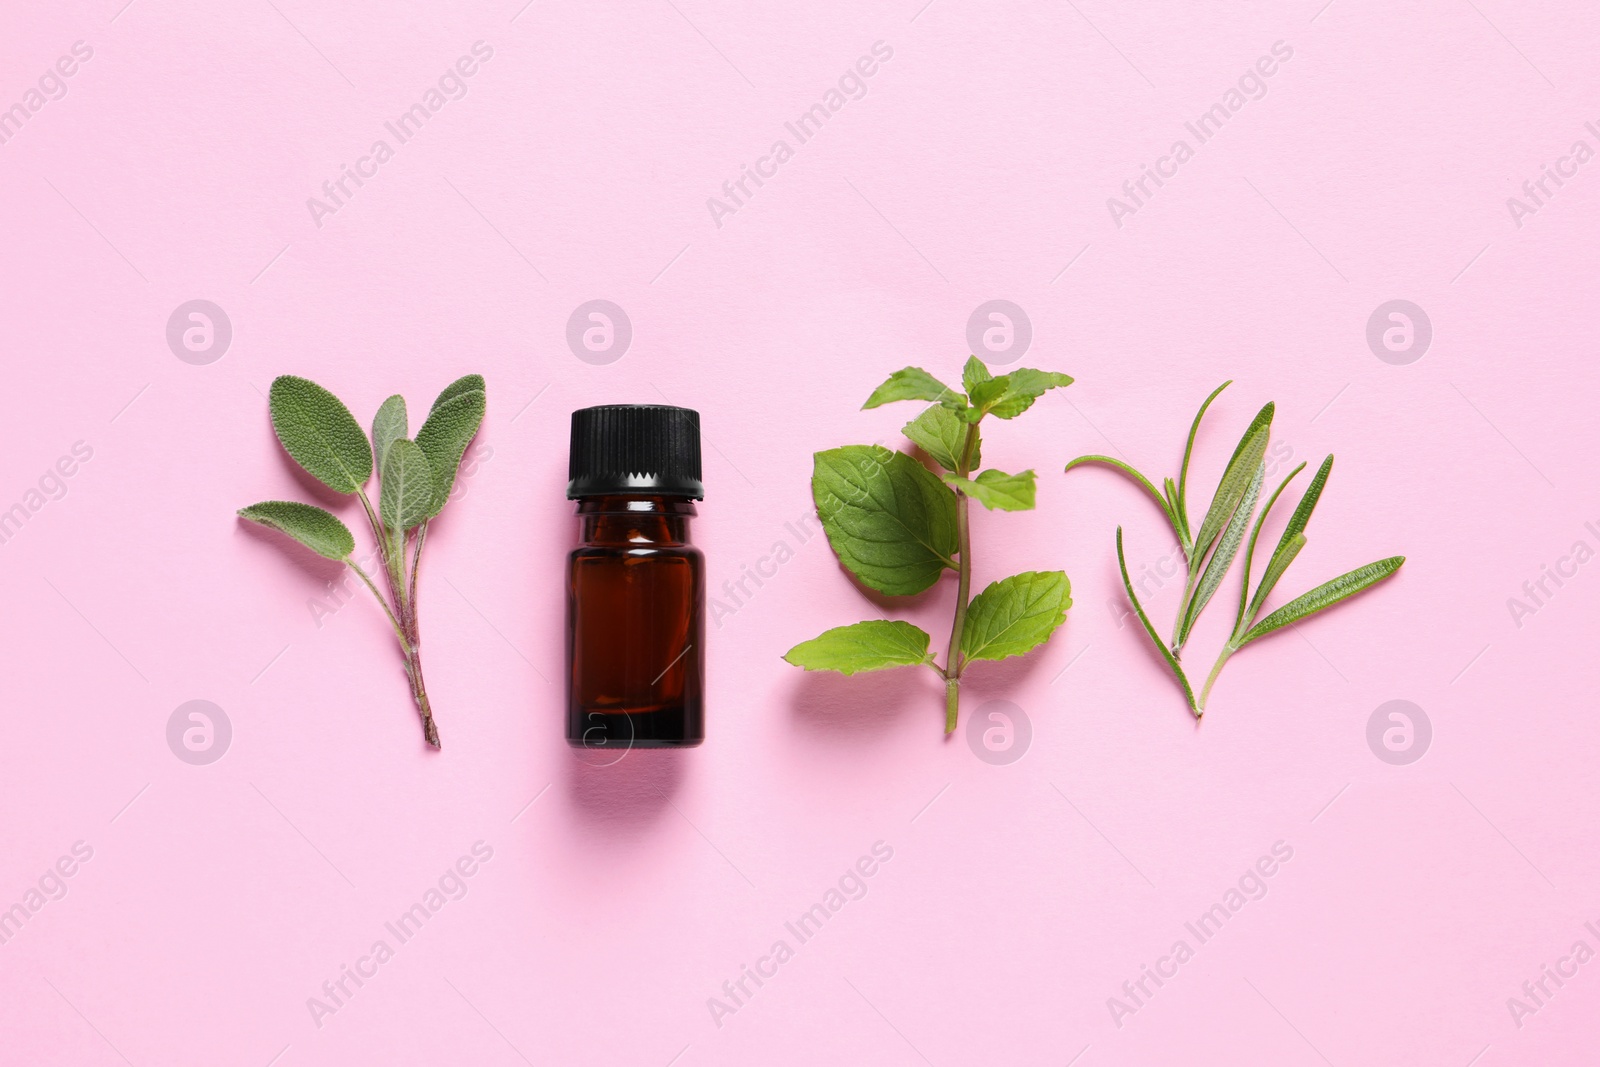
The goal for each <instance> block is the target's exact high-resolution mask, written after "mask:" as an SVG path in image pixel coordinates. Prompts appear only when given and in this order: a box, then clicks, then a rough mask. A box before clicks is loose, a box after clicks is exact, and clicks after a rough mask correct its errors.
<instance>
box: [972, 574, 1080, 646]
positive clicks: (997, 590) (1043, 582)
mask: <svg viewBox="0 0 1600 1067" xmlns="http://www.w3.org/2000/svg"><path fill="white" fill-rule="evenodd" d="M1071 592H1072V584H1071V583H1070V582H1068V581H1067V576H1066V575H1065V574H1063V573H1062V572H1061V571H1024V572H1023V573H1022V574H1013V575H1012V576H1011V577H1009V578H1002V579H1000V580H999V581H998V582H994V583H992V584H991V585H990V586H989V587H988V588H987V589H985V590H984V591H983V592H981V593H979V594H978V595H977V596H975V597H973V598H972V603H971V604H969V605H968V606H967V620H966V623H965V624H964V625H963V626H962V628H961V655H962V657H963V659H966V660H975V659H988V660H995V659H1005V658H1007V657H1008V656H1020V655H1022V654H1023V653H1025V652H1028V651H1029V650H1031V649H1034V648H1037V647H1039V646H1040V645H1042V644H1044V643H1045V642H1046V641H1048V640H1049V639H1050V635H1051V634H1052V633H1054V632H1055V630H1056V627H1058V626H1060V625H1061V624H1062V623H1063V622H1064V621H1066V617H1067V609H1068V608H1070V607H1071V606H1072V596H1071Z"/></svg>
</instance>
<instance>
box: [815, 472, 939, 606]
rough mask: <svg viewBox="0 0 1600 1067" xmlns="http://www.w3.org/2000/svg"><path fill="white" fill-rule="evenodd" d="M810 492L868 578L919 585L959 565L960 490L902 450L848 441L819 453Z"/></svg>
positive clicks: (897, 585) (857, 571)
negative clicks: (841, 445)
mask: <svg viewBox="0 0 1600 1067" xmlns="http://www.w3.org/2000/svg"><path fill="white" fill-rule="evenodd" d="M813 464H814V465H813V468H812V475H811V494H812V498H813V499H814V500H815V501H816V505H817V515H818V516H819V517H820V518H821V519H822V528H823V530H824V531H825V532H826V533H827V535H828V543H829V544H830V545H832V546H833V551H834V554H835V555H836V556H838V557H839V562H840V563H842V564H844V566H845V567H846V568H847V569H848V570H849V571H850V573H851V574H854V575H855V576H856V577H857V578H859V579H860V580H861V581H862V583H863V584H865V585H867V586H868V587H870V588H872V589H876V590H877V591H878V592H880V593H888V594H890V595H891V596H909V595H911V594H913V593H920V592H922V591H923V590H924V589H927V588H928V587H930V586H931V585H933V583H934V582H936V581H937V580H938V579H939V575H940V574H941V573H942V572H943V571H944V569H945V568H946V567H949V568H951V569H955V566H956V564H955V560H954V558H953V557H954V556H955V554H956V551H957V547H958V545H959V540H958V538H957V531H956V498H955V494H954V493H952V492H950V490H948V489H946V488H945V486H944V483H943V482H941V481H940V480H939V478H938V476H937V475H935V474H934V473H933V472H932V471H930V470H928V468H926V467H924V466H923V465H922V464H920V463H918V462H917V461H916V460H915V459H912V458H911V457H910V456H909V455H907V454H906V453H904V452H892V451H890V450H889V449H887V448H884V447H882V446H881V445H846V446H845V447H843V448H834V449H829V450H828V451H826V452H818V453H816V455H815V456H814V457H813Z"/></svg>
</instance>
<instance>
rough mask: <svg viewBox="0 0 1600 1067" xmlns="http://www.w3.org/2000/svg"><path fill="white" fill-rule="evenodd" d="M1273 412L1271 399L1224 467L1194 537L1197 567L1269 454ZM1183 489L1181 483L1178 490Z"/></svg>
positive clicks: (1251, 424)
mask: <svg viewBox="0 0 1600 1067" xmlns="http://www.w3.org/2000/svg"><path fill="white" fill-rule="evenodd" d="M1272 413H1273V404H1272V402H1271V401H1268V402H1267V404H1266V405H1265V406H1264V407H1263V408H1262V409H1261V410H1260V411H1259V412H1257V413H1256V417H1255V418H1254V419H1252V420H1251V421H1250V426H1249V427H1248V428H1247V429H1246V430H1245V431H1244V436H1243V437H1241V438H1240V439H1239V445H1238V447H1237V448H1235V449H1234V450H1233V456H1232V457H1231V458H1230V459H1229V460H1228V465H1227V466H1226V467H1224V468H1223V470H1222V478H1221V480H1220V481H1219V482H1218V483H1217V492H1216V495H1215V496H1213V497H1212V498H1211V507H1210V508H1209V509H1208V510H1207V511H1206V518H1205V521H1204V522H1202V523H1201V524H1200V532H1199V533H1197V534H1196V535H1195V538H1194V555H1193V556H1191V557H1190V560H1189V563H1190V565H1191V566H1198V563H1199V560H1200V558H1201V557H1203V556H1204V555H1205V554H1206V550H1207V549H1209V548H1210V547H1211V544H1212V542H1214V541H1215V540H1216V539H1217V536H1218V535H1219V534H1221V533H1222V527H1223V526H1224V525H1226V524H1227V522H1228V519H1229V518H1230V517H1231V516H1232V515H1233V512H1234V509H1235V508H1237V507H1238V506H1239V500H1240V498H1241V497H1243V496H1244V491H1245V489H1246V487H1248V486H1249V484H1250V479H1252V478H1254V477H1255V473H1256V467H1258V466H1259V465H1260V464H1261V460H1262V457H1263V456H1265V455H1266V454H1267V440H1268V438H1270V437H1271V436H1272ZM1182 491H1183V490H1182V485H1181V483H1180V486H1179V493H1180V494H1181V493H1182Z"/></svg>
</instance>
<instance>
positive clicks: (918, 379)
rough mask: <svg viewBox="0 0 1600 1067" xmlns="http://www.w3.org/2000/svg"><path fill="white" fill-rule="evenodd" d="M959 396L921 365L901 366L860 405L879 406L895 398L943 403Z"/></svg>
mask: <svg viewBox="0 0 1600 1067" xmlns="http://www.w3.org/2000/svg"><path fill="white" fill-rule="evenodd" d="M960 396H961V394H959V393H957V392H956V391H955V390H953V389H951V388H950V387H949V386H947V385H945V384H944V383H943V382H941V381H940V380H939V379H937V378H935V377H934V376H933V375H931V374H929V373H928V372H927V371H925V370H923V369H922V368H921V367H902V368H901V369H900V370H897V371H895V372H894V373H893V374H891V375H889V380H888V381H886V382H884V383H883V384H882V385H880V386H878V388H877V389H875V390H873V392H872V395H871V396H869V397H867V402H866V403H865V404H862V405H861V407H862V409H863V410H865V409H866V408H875V407H881V406H882V405H884V404H890V403H893V402H894V401H896V400H937V401H939V402H940V403H943V404H950V403H953V402H955V401H957V400H959V399H960Z"/></svg>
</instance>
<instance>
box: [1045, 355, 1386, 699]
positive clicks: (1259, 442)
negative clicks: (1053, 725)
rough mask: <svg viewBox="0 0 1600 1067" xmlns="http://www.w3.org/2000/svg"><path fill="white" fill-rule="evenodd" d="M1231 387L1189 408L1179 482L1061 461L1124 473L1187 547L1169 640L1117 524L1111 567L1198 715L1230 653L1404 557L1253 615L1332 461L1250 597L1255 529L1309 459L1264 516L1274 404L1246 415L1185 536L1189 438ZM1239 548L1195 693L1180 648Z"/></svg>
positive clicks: (1289, 557) (1366, 583)
mask: <svg viewBox="0 0 1600 1067" xmlns="http://www.w3.org/2000/svg"><path fill="white" fill-rule="evenodd" d="M1231 384H1232V382H1223V383H1222V384H1221V385H1219V386H1217V388H1216V389H1215V390H1213V391H1212V393H1211V395H1210V396H1208V397H1206V399H1205V401H1204V402H1203V403H1202V404H1201V405H1200V410H1199V411H1198V412H1197V413H1196V414H1195V417H1194V421H1193V423H1191V424H1190V427H1189V437H1188V440H1187V442H1185V444H1184V449H1183V464H1182V466H1181V467H1180V468H1179V471H1178V479H1177V481H1173V480H1172V479H1171V478H1166V479H1163V481H1162V487H1161V489H1160V490H1157V489H1156V487H1155V485H1154V484H1153V483H1152V482H1151V481H1150V479H1149V478H1146V477H1145V476H1144V475H1143V474H1141V473H1139V471H1137V470H1135V469H1134V468H1133V467H1131V466H1129V465H1128V464H1126V463H1124V462H1122V461H1121V460H1118V459H1113V458H1111V457H1110V456H1101V455H1089V456H1079V457H1078V458H1077V459H1074V460H1072V461H1071V462H1070V463H1068V464H1067V466H1066V469H1067V470H1068V471H1070V470H1072V469H1073V468H1074V467H1077V466H1080V465H1082V464H1085V463H1095V464H1101V465H1104V466H1108V467H1111V468H1113V469H1115V470H1118V471H1120V472H1122V473H1123V474H1125V475H1127V476H1128V477H1129V478H1130V479H1131V480H1132V481H1133V482H1134V484H1135V485H1137V486H1139V487H1140V488H1141V489H1143V490H1144V491H1145V492H1146V493H1147V494H1149V496H1150V497H1151V498H1152V499H1153V500H1154V501H1155V502H1156V505H1157V506H1158V507H1159V508H1160V509H1161V512H1162V515H1163V516H1164V517H1165V518H1166V520H1167V524H1168V525H1169V526H1170V527H1171V528H1172V532H1173V535H1174V536H1175V537H1177V539H1178V548H1179V551H1180V552H1182V553H1183V557H1184V559H1185V560H1186V561H1187V565H1188V566H1187V577H1186V579H1185V582H1184V588H1183V596H1182V598H1181V600H1180V601H1179V603H1178V611H1177V614H1176V616H1175V618H1174V620H1173V630H1172V637H1171V639H1170V640H1168V641H1162V640H1161V637H1160V636H1159V634H1157V632H1156V628H1155V625H1154V624H1153V623H1151V621H1150V617H1149V615H1148V614H1147V613H1146V612H1145V610H1144V605H1142V604H1141V603H1140V602H1139V598H1138V596H1137V595H1136V594H1135V593H1134V591H1133V581H1132V580H1131V579H1130V578H1129V577H1128V564H1127V559H1126V557H1125V556H1124V554H1123V549H1122V527H1120V526H1118V527H1117V566H1118V567H1119V568H1120V569H1121V572H1122V585H1123V589H1124V590H1125V591H1126V592H1127V595H1128V602H1129V603H1130V604H1131V605H1132V606H1133V610H1134V614H1135V615H1137V616H1138V618H1139V622H1140V624H1141V626H1142V627H1143V628H1144V631H1145V633H1146V634H1148V635H1149V637H1150V640H1151V642H1152V643H1153V644H1154V645H1155V646H1156V648H1157V650H1158V651H1160V653H1161V657H1162V659H1163V660H1165V661H1166V664H1167V666H1168V667H1169V668H1171V670H1172V673H1173V675H1174V676H1175V677H1176V678H1177V679H1178V684H1179V685H1180V686H1181V687H1182V689H1183V693H1184V697H1185V699H1186V700H1187V701H1188V703H1189V710H1190V711H1192V712H1193V713H1194V716H1195V718H1197V719H1198V718H1200V717H1201V716H1202V715H1203V714H1204V712H1205V706H1206V700H1207V698H1209V696H1210V695H1211V687H1212V686H1213V685H1215V684H1216V681H1217V677H1218V676H1219V675H1220V674H1221V673H1222V667H1223V665H1224V664H1225V663H1227V661H1228V658H1229V657H1230V656H1232V655H1233V654H1234V653H1235V652H1237V651H1239V649H1241V648H1243V647H1244V646H1245V645H1247V644H1249V643H1250V642H1252V641H1254V640H1256V639H1257V638H1260V637H1265V636H1266V635H1267V634H1269V633H1272V632H1273V631H1275V630H1279V629H1281V628H1283V627H1285V626H1288V625H1290V624H1291V623H1295V622H1299V621H1300V620H1302V619H1304V618H1307V617H1308V616H1311V615H1314V614H1316V613H1317V612H1319V611H1323V610H1326V609H1327V608H1330V607H1332V606H1333V605H1334V604H1337V603H1339V602H1340V601H1342V600H1345V599H1347V598H1349V597H1352V596H1354V595H1355V594H1357V593H1359V592H1361V591H1362V590H1364V589H1367V588H1369V587H1371V586H1374V585H1376V584H1378V583H1379V582H1381V581H1383V580H1384V579H1385V578H1388V577H1389V576H1390V575H1392V574H1394V572H1395V571H1397V570H1399V569H1400V565H1401V564H1402V563H1404V562H1405V557H1404V556H1391V557H1389V558H1388V559H1382V560H1379V561H1377V562H1376V563H1369V564H1367V565H1366V566H1365V567H1358V568H1356V569H1355V570H1353V571H1350V572H1349V573H1348V574H1343V575H1340V576H1339V577H1338V578H1335V579H1333V580H1332V581H1330V582H1325V583H1323V584H1322V585H1319V586H1317V587H1316V588H1315V589H1312V590H1311V591H1310V592H1308V593H1306V594H1304V595H1302V596H1300V597H1297V598H1296V599H1294V600H1292V601H1290V602H1289V603H1288V604H1285V605H1284V606H1283V607H1281V608H1279V609H1278V610H1276V611H1274V612H1272V613H1271V614H1269V615H1268V616H1267V617H1266V618H1264V619H1260V621H1259V622H1258V621H1257V619H1258V618H1259V617H1260V615H1261V612H1262V610H1263V609H1264V608H1265V607H1266V602H1267V597H1268V596H1269V595H1270V594H1271V593H1272V591H1273V589H1274V588H1275V587H1276V586H1277V584H1278V580H1279V579H1281V578H1282V577H1283V574H1284V572H1285V571H1287V570H1288V569H1289V564H1290V563H1292V562H1294V558H1295V556H1297V555H1298V554H1299V553H1300V550H1301V549H1302V548H1303V547H1305V544H1306V535H1305V528H1306V525H1307V524H1308V523H1309V522H1310V521H1311V513H1312V511H1314V510H1315V509H1316V506H1317V501H1318V500H1320V499H1321V497H1322V490H1323V487H1324V486H1325V485H1326V484H1327V481H1328V474H1329V472H1330V471H1331V470H1332V469H1333V457H1332V456H1331V455H1330V456H1329V457H1328V458H1327V459H1325V460H1323V462H1322V467H1321V468H1320V469H1319V470H1318V471H1317V474H1316V476H1315V477H1314V478H1313V479H1312V480H1311V484H1310V486H1308V487H1307V488H1306V491H1305V494H1304V495H1303V496H1302V497H1301V498H1300V503H1299V505H1298V506H1297V507H1296V508H1295V510H1294V514H1293V515H1292V516H1291V517H1290V519H1289V522H1288V525H1287V526H1285V527H1284V530H1283V534H1282V535H1281V537H1280V538H1279V540H1278V546H1277V548H1276V549H1274V550H1273V553H1272V555H1271V557H1270V558H1269V559H1268V561H1267V567H1266V570H1265V571H1264V572H1263V574H1262V577H1261V580H1260V582H1259V584H1257V586H1256V588H1255V592H1254V595H1252V594H1251V591H1250V571H1251V567H1252V564H1253V561H1254V557H1255V549H1256V541H1257V539H1258V538H1259V537H1260V536H1261V527H1262V526H1263V525H1264V524H1265V523H1266V520H1267V515H1268V513H1269V512H1270V511H1271V510H1272V506H1273V505H1274V504H1276V503H1277V501H1278V497H1279V496H1281V495H1282V494H1283V491H1284V489H1285V488H1287V487H1288V485H1289V483H1290V482H1291V481H1293V480H1294V477H1295V475H1297V474H1299V473H1300V472H1301V471H1302V470H1304V469H1305V464H1304V463H1302V464H1300V466H1298V467H1296V468H1295V469H1294V470H1292V471H1290V472H1289V474H1288V476H1287V477H1286V478H1284V480H1283V481H1282V482H1281V483H1279V485H1278V487H1277V489H1275V490H1274V491H1273V493H1272V495H1271V496H1270V497H1268V498H1267V503H1266V506H1265V507H1263V508H1262V509H1261V514H1260V515H1259V516H1256V515H1255V509H1256V501H1257V500H1258V499H1259V497H1260V493H1261V483H1262V481H1263V480H1264V478H1265V476H1266V466H1265V462H1264V458H1265V456H1266V452H1267V444H1268V440H1269V438H1270V436H1271V433H1272V417H1273V413H1274V406H1273V405H1272V404H1271V403H1268V404H1267V405H1266V406H1265V407H1263V408H1262V409H1261V410H1260V411H1259V412H1258V413H1257V414H1256V417H1255V418H1254V419H1253V420H1251V422H1250V425H1249V426H1248V427H1247V428H1246V429H1245V432H1244V436H1242V437H1241V438H1240V439H1239V444H1238V445H1237V446H1236V447H1235V448H1234V451H1233V455H1232V457H1231V458H1230V459H1229V460H1228V464H1227V466H1226V467H1225V468H1224V469H1223V472H1222V478H1221V479H1220V481H1219V482H1218V485H1217V490H1216V492H1215V493H1214V494H1212V498H1211V504H1210V506H1209V507H1208V508H1207V509H1206V514H1205V518H1204V519H1203V520H1202V521H1201V524H1200V528H1199V530H1198V532H1193V533H1191V530H1192V527H1191V525H1190V521H1189V509H1188V480H1189V461H1190V459H1191V458H1192V456H1193V453H1194V443H1195V437H1196V436H1197V435H1198V434H1199V431H1200V422H1201V420H1202V419H1203V418H1204V417H1205V413H1206V409H1207V408H1209V407H1210V406H1211V402H1212V401H1213V400H1215V399H1216V398H1217V395H1218V394H1220V393H1221V392H1222V391H1223V390H1224V389H1226V388H1227V387H1228V386H1229V385H1231ZM1252 517H1255V524H1254V526H1253V527H1251V529H1250V537H1249V541H1248V542H1246V541H1245V538H1244V531H1245V528H1246V527H1250V526H1251V523H1250V520H1251V518H1252ZM1241 544H1244V545H1245V551H1244V572H1243V577H1242V580H1241V582H1240V588H1239V607H1238V610H1237V611H1236V612H1235V614H1234V625H1233V630H1232V632H1231V634H1230V635H1229V637H1228V639H1227V640H1226V641H1225V642H1224V643H1223V647H1222V651H1221V653H1220V654H1219V655H1218V657H1217V660H1216V663H1215V665H1214V666H1213V667H1212V668H1211V674H1210V675H1209V676H1208V677H1207V679H1206V684H1205V686H1204V687H1203V688H1202V689H1201V690H1200V693H1199V695H1198V696H1197V695H1196V694H1195V691H1194V687H1193V686H1191V685H1190V684H1189V679H1188V676H1187V675H1186V674H1185V673H1184V670H1183V664H1182V656H1183V648H1184V644H1185V642H1186V641H1187V640H1188V639H1189V635H1190V633H1191V631H1192V630H1193V629H1194V625H1195V623H1196V621H1197V620H1198V619H1199V617H1200V613H1201V612H1202V611H1204V610H1205V607H1206V605H1207V604H1209V603H1210V602H1211V599H1212V597H1213V596H1214V595H1215V594H1216V592H1217V590H1218V588H1219V587H1220V586H1221V584H1222V580H1223V578H1224V577H1225V575H1226V574H1227V571H1228V569H1229V568H1230V567H1231V566H1232V565H1233V563H1234V560H1235V559H1236V558H1237V556H1238V553H1239V548H1240V545H1241Z"/></svg>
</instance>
